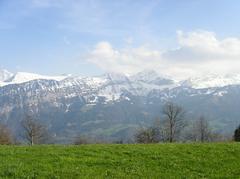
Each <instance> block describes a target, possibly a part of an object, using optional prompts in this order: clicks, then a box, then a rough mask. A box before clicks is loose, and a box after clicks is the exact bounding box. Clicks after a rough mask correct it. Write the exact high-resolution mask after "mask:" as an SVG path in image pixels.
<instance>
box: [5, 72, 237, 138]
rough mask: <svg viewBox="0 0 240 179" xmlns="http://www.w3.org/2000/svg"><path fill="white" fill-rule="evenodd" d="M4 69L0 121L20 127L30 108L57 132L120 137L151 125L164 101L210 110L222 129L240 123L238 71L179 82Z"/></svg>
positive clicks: (151, 75)
mask: <svg viewBox="0 0 240 179" xmlns="http://www.w3.org/2000/svg"><path fill="white" fill-rule="evenodd" d="M4 74H5V75H2V76H4V78H2V79H3V82H1V83H2V86H1V87H0V120H1V121H3V122H5V123H6V124H8V125H9V126H10V127H11V128H13V129H14V131H16V132H19V131H18V130H19V129H20V127H19V125H20V121H21V120H22V119H23V118H24V116H25V115H26V114H28V113H31V114H32V115H34V116H36V117H37V118H39V120H42V121H43V122H44V123H46V124H47V125H48V126H49V128H50V129H51V130H52V131H54V132H55V133H56V136H59V137H60V136H65V135H70V136H73V135H75V134H76V133H79V132H85V133H88V134H91V135H97V136H101V135H104V136H105V135H106V134H108V135H110V136H108V137H112V138H119V137H121V138H122V137H123V136H124V135H126V134H129V133H128V132H130V131H132V128H136V127H138V126H139V125H141V126H142V125H144V124H149V123H150V122H151V121H152V120H153V119H154V118H156V116H158V115H159V114H160V111H161V106H162V105H163V104H164V103H165V102H166V101H174V102H176V103H179V104H181V105H183V106H184V108H186V110H187V111H189V114H192V115H193V114H195V115H200V114H205V115H207V116H208V117H209V118H210V120H211V123H213V125H214V127H215V128H217V129H219V130H223V131H225V130H226V129H229V130H232V129H233V128H234V127H235V126H236V125H238V123H240V121H238V119H240V114H239V109H238V106H239V105H240V100H239V99H240V77H239V75H231V76H230V75H226V76H223V75H222V76H215V75H209V76H205V77H198V78H191V79H186V80H183V81H180V82H179V81H175V80H174V79H170V78H167V77H165V76H162V75H159V74H158V73H156V72H154V71H144V72H140V73H138V74H135V75H124V74H117V73H108V74H104V75H101V76H95V77H78V76H75V77H74V76H68V75H63V76H57V77H56V76H53V77H52V76H42V75H37V74H31V73H23V72H19V73H16V74H12V73H10V72H6V71H5V73H4ZM6 74H9V75H8V76H7V75H6ZM130 129H131V130H130ZM109 131H112V132H111V133H109ZM129 135H130V134H129ZM105 137H106V136H105Z"/></svg>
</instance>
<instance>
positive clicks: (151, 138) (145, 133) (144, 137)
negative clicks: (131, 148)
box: [135, 127, 159, 144]
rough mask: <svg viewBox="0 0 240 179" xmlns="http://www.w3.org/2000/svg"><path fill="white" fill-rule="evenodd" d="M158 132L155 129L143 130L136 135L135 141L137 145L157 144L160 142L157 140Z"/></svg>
mask: <svg viewBox="0 0 240 179" xmlns="http://www.w3.org/2000/svg"><path fill="white" fill-rule="evenodd" d="M157 135H158V131H157V130H156V129H155V128H153V127H149V128H141V129H139V130H138V131H137V133H136V134H135V141H136V142H137V143H144V144H148V143H157V142H159V140H158V139H157Z"/></svg>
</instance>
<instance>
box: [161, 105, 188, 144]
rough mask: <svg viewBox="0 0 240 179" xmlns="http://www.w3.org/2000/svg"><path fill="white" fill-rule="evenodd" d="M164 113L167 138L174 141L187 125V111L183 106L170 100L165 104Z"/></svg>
mask: <svg viewBox="0 0 240 179" xmlns="http://www.w3.org/2000/svg"><path fill="white" fill-rule="evenodd" d="M162 113H163V115H164V121H163V124H164V131H165V138H166V140H168V141H169V142H174V141H175V140H176V137H177V135H179V134H180V132H181V130H182V129H183V128H184V127H185V120H184V115H185V112H184V110H183V108H182V107H180V106H178V105H176V104H174V103H171V102H169V103H166V104H165V105H164V106H163V111H162Z"/></svg>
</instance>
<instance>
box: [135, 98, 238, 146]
mask: <svg viewBox="0 0 240 179" xmlns="http://www.w3.org/2000/svg"><path fill="white" fill-rule="evenodd" d="M185 113H186V112H185V110H184V109H183V108H182V107H181V106H179V105H177V104H174V103H172V102H168V103H166V104H165V105H164V106H163V109H162V115H163V119H162V120H161V119H156V120H155V122H154V124H153V125H152V126H150V127H144V128H140V129H139V130H138V131H137V133H136V134H135V142H136V143H159V142H169V143H172V142H178V141H180V142H188V141H190V142H214V141H224V140H225V136H222V135H221V134H219V133H217V132H214V131H213V130H212V128H211V127H210V125H209V122H208V120H207V119H206V118H205V117H204V116H200V117H199V118H198V119H197V120H194V121H193V122H192V123H191V124H189V123H188V121H187V120H186V115H185ZM233 140H234V141H240V126H239V127H238V128H237V129H236V130H235V132H234V135H233Z"/></svg>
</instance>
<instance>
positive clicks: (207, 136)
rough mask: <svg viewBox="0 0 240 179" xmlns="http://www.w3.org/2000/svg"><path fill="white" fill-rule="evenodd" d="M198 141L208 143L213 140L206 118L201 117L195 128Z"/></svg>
mask: <svg viewBox="0 0 240 179" xmlns="http://www.w3.org/2000/svg"><path fill="white" fill-rule="evenodd" d="M194 130H195V134H196V141H200V142H207V141H210V140H211V138H212V132H211V129H210V127H209V124H208V121H207V120H206V118H205V117H204V116H201V117H200V118H199V119H198V120H197V121H196V123H195V126H194Z"/></svg>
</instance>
